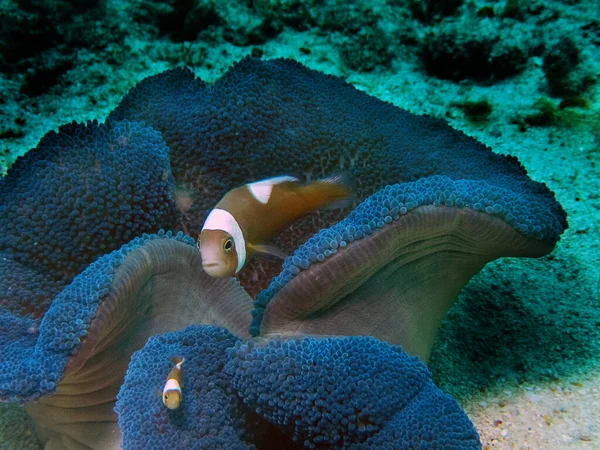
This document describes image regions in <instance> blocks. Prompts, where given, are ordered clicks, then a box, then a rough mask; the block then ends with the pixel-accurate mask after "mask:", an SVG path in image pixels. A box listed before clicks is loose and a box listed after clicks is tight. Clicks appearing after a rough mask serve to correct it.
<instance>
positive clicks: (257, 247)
mask: <svg viewBox="0 0 600 450" xmlns="http://www.w3.org/2000/svg"><path fill="white" fill-rule="evenodd" d="M248 247H249V248H251V249H252V250H253V251H254V252H256V253H261V254H263V255H271V256H275V257H276V258H279V259H285V258H287V257H288V255H287V253H285V252H284V251H283V250H281V249H280V248H278V247H276V246H274V245H262V244H250V243H248Z"/></svg>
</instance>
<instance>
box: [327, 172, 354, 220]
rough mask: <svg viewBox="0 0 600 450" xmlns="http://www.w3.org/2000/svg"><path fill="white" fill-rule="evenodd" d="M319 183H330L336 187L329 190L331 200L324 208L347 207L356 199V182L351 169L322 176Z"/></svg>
mask: <svg viewBox="0 0 600 450" xmlns="http://www.w3.org/2000/svg"><path fill="white" fill-rule="evenodd" d="M317 183H324V184H329V185H332V186H335V187H336V189H334V190H330V191H329V194H330V198H331V201H328V202H327V204H326V205H325V206H323V208H322V209H324V210H332V209H340V208H345V207H347V206H350V205H352V203H354V201H355V200H356V182H355V179H354V176H353V175H352V172H350V171H349V170H347V171H345V172H341V173H336V174H334V175H330V176H328V177H325V178H321V179H319V180H318V181H317Z"/></svg>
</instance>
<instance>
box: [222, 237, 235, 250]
mask: <svg viewBox="0 0 600 450" xmlns="http://www.w3.org/2000/svg"><path fill="white" fill-rule="evenodd" d="M232 248H233V241H232V240H231V239H227V240H226V241H225V244H223V249H224V250H225V251H226V252H228V251H230V250H231V249H232Z"/></svg>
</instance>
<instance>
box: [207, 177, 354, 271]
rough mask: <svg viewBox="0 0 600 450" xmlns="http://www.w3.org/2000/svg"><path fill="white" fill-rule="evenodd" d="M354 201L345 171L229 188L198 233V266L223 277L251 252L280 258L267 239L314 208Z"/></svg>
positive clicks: (276, 179) (240, 266) (350, 182)
mask: <svg viewBox="0 0 600 450" xmlns="http://www.w3.org/2000/svg"><path fill="white" fill-rule="evenodd" d="M353 200H354V190H353V188H352V180H351V177H350V176H349V175H348V174H343V175H335V176H332V177H329V178H324V179H321V180H317V181H313V182H309V183H306V184H303V183H301V182H300V181H299V180H298V179H297V178H294V177H290V176H282V177H276V178H268V179H266V180H261V181H256V182H254V183H249V184H246V185H244V186H241V187H238V188H236V189H233V190H231V191H229V192H228V193H227V194H225V196H224V197H223V198H222V199H221V200H220V201H219V203H217V205H216V206H215V208H214V209H213V210H212V211H211V212H210V214H209V215H208V217H207V218H206V221H205V222H204V226H203V227H202V231H201V232H200V237H199V238H198V248H199V250H200V253H201V256H202V268H203V269H204V271H205V272H206V273H207V274H208V275H210V276H212V277H216V278H226V277H232V276H233V275H235V274H236V273H238V272H239V271H240V270H242V268H243V267H244V265H245V264H246V262H247V261H248V260H249V259H250V258H252V256H254V254H256V253H266V254H270V255H273V256H277V257H279V258H282V259H285V258H286V256H287V255H286V254H285V253H283V252H282V251H281V250H280V249H277V248H275V247H273V246H269V245H267V243H268V242H270V241H271V240H272V239H273V238H274V237H276V236H277V235H278V234H279V233H281V232H282V231H283V230H284V229H285V228H286V227H287V226H288V225H290V224H291V223H292V222H294V221H295V220H297V219H299V218H301V217H303V216H306V215H307V214H310V213H311V212H314V211H317V210H319V209H325V208H326V209H335V208H342V207H344V206H347V205H349V204H351V203H352V201H353Z"/></svg>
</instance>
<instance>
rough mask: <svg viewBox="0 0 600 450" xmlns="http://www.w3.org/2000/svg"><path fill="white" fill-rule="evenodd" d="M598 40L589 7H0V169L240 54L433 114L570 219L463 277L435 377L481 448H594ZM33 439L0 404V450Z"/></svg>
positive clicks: (212, 74) (598, 413) (598, 342)
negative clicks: (167, 76)
mask: <svg viewBox="0 0 600 450" xmlns="http://www.w3.org/2000/svg"><path fill="white" fill-rule="evenodd" d="M599 46H600V3H599V2H596V1H591V0H590V1H576V0H564V1H558V0H556V1H535V0H534V1H519V0H508V1H497V2H496V1H479V0H474V1H461V0H452V1H435V0H429V1H413V0H388V1H383V0H382V1H376V0H373V1H362V2H358V1H357V2H346V1H336V0H320V1H319V0H307V1H298V0H282V1H275V0H260V1H254V2H253V1H241V0H236V1H231V2H220V1H217V0H165V1H135V0H131V1H116V0H104V1H42V0H39V1H33V0H30V1H11V0H2V1H1V3H0V68H1V76H0V89H1V96H0V111H1V115H0V139H1V142H0V171H1V172H2V174H3V175H4V174H6V172H7V170H9V169H10V167H11V165H12V164H13V163H14V162H15V160H16V158H17V157H18V156H20V155H23V154H25V153H26V152H27V151H28V150H30V149H32V148H35V147H36V145H37V144H38V142H39V141H40V139H41V138H42V137H43V136H44V135H45V134H46V133H47V132H49V131H51V130H58V127H59V126H61V125H63V124H67V123H69V122H71V121H77V122H85V121H87V120H94V119H97V120H98V121H100V122H102V121H104V120H105V119H106V117H107V116H108V114H109V113H110V112H111V111H113V110H114V109H115V108H116V107H117V105H118V104H119V102H120V101H121V99H122V98H123V96H125V95H126V94H127V92H128V91H129V89H131V88H133V87H134V86H135V85H136V83H138V82H139V81H141V80H142V79H144V78H146V77H148V76H151V75H154V74H157V73H160V72H162V71H164V70H166V69H169V68H171V67H174V66H187V67H189V68H190V69H191V70H192V71H193V73H194V74H195V75H196V76H197V77H199V78H200V79H202V80H203V81H205V82H207V83H213V82H215V81H216V80H218V79H219V78H221V76H222V75H223V74H225V72H226V71H227V70H228V69H229V68H230V67H231V66H232V64H233V63H234V62H237V61H239V60H241V59H242V58H243V57H245V56H248V55H250V56H253V57H255V58H262V59H273V58H280V57H284V58H291V59H294V60H296V61H298V62H300V63H301V64H303V65H305V66H307V67H308V68H310V69H314V70H318V71H320V72H323V73H325V74H331V75H336V76H339V77H342V78H344V79H345V80H346V81H347V82H348V83H349V84H351V85H352V86H354V87H355V88H356V89H358V90H360V91H363V92H365V93H367V94H369V95H371V96H374V97H376V98H378V99H381V100H383V101H386V102H390V103H391V104H393V105H396V106H398V107H400V108H402V109H405V110H407V111H409V112H411V113H413V114H419V115H422V114H427V115H430V116H432V117H435V118H440V119H444V120H445V121H447V122H448V123H449V124H450V125H451V126H452V127H453V128H456V129H458V130H461V131H463V132H464V133H465V134H467V135H468V136H472V137H473V138H475V139H477V140H478V141H480V142H482V143H483V144H485V145H486V146H489V147H491V149H492V150H493V152H495V153H498V154H506V155H512V156H515V157H517V158H518V159H519V161H520V162H521V164H523V166H524V167H525V168H526V170H527V173H528V175H529V177H530V178H532V179H533V180H535V181H540V182H543V183H545V184H546V185H547V186H548V187H549V189H550V190H551V191H553V192H554V193H555V194H556V199H557V200H558V202H559V203H560V204H561V205H562V207H563V208H564V209H565V210H566V212H567V214H568V224H569V228H568V229H567V230H566V231H565V232H564V234H562V236H561V238H560V241H559V242H558V244H557V245H556V248H555V249H554V250H553V251H552V253H551V254H549V255H547V256H544V257H541V258H539V259H526V258H501V259H499V260H496V261H493V262H491V263H489V264H487V265H486V266H485V267H484V268H483V270H482V271H481V272H480V273H479V274H477V275H475V276H474V277H473V278H472V279H471V280H470V281H469V283H468V284H467V285H466V287H465V288H464V289H462V291H461V292H460V294H459V296H458V299H457V301H456V302H455V303H454V305H453V306H452V308H451V309H450V311H449V312H448V314H447V316H446V318H445V319H444V321H443V322H442V325H441V327H440V329H439V332H438V335H437V338H436V341H435V345H434V347H433V351H432V354H431V357H430V360H429V364H428V366H429V368H430V370H431V372H432V375H433V380H434V381H435V383H436V384H437V386H438V387H440V388H441V389H442V390H443V391H445V392H446V393H448V394H450V395H452V396H453V397H454V398H455V399H456V400H457V401H458V402H459V404H460V406H461V407H462V408H463V409H464V411H465V412H466V413H467V415H468V417H469V418H470V419H471V421H472V422H473V423H474V425H475V427H476V429H477V432H478V433H479V435H480V437H481V443H482V445H483V448H498V449H513V448H515V449H516V448H519V449H600V197H599V195H600V194H599V193H600V176H599V174H600V169H599V168H598V164H599V162H600V161H599V160H600V104H599V100H598V95H599V88H598V77H599V76H600V58H599V57H598V55H599V50H600V49H599ZM232 164H236V162H235V161H234V162H232ZM460 164H464V165H465V166H468V165H469V161H468V160H465V161H461V162H460ZM2 232H4V230H2ZM36 448H40V445H39V444H38V441H37V439H36V437H35V434H34V431H33V428H32V424H31V423H30V420H29V419H28V417H27V414H26V413H25V412H24V410H23V408H22V407H21V406H19V405H17V404H15V403H4V404H1V405H0V449H36Z"/></svg>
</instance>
